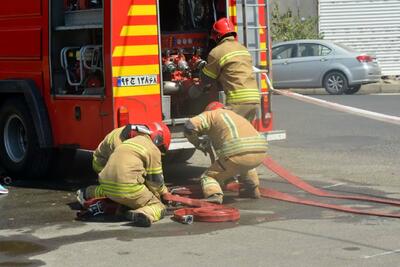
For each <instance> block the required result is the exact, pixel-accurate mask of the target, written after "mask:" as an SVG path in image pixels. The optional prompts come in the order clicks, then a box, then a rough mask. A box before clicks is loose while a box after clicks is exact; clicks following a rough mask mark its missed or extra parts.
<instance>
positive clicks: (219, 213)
mask: <svg viewBox="0 0 400 267" xmlns="http://www.w3.org/2000/svg"><path fill="white" fill-rule="evenodd" d="M263 165H264V166H265V167H267V168H268V169H269V170H271V171H272V172H274V173H276V174H277V175H278V176H279V177H281V178H282V179H284V180H286V181H287V182H288V183H290V184H292V185H293V186H295V187H297V188H299V189H302V190H304V191H305V192H307V193H310V194H312V195H315V196H318V197H330V198H338V199H348V200H360V201H366V202H375V203H381V204H388V205H394V206H400V200H396V199H390V198H379V197H371V196H362V195H341V194H335V193H330V192H327V191H324V190H322V189H319V188H316V187H314V186H312V185H310V184H308V183H306V182H305V181H303V180H301V179H300V178H299V177H298V176H296V175H294V174H292V173H290V172H289V171H287V170H286V169H284V168H283V167H282V166H280V165H279V164H278V163H276V162H275V161H274V160H272V159H271V158H270V157H267V158H265V159H264V161H263ZM239 188H240V184H238V183H230V184H228V185H227V186H226V188H225V189H226V190H228V191H234V192H237V191H239ZM170 192H171V193H168V194H166V195H164V196H163V198H164V200H166V201H169V202H171V203H180V204H184V205H187V206H190V207H189V208H179V209H177V210H175V211H174V215H173V218H174V219H175V220H177V221H178V222H182V223H186V224H190V223H192V222H193V221H200V222H227V221H232V222H233V221H237V220H239V218H240V214H239V210H238V209H236V208H233V207H228V206H224V205H218V204H213V203H209V202H206V201H204V200H200V199H195V198H194V197H197V198H201V197H202V190H201V187H200V185H189V186H183V187H176V188H173V189H171V190H170ZM260 193H261V196H262V197H264V198H272V199H276V200H282V201H287V202H292V203H296V204H303V205H309V206H316V207H322V208H328V209H333V210H338V211H343V212H350V213H355V214H364V215H373V216H381V217H392V218H400V213H389V212H383V211H377V210H370V209H369V210H366V209H362V210H361V209H355V208H350V207H347V206H343V205H336V204H327V203H323V202H319V201H315V200H310V199H305V198H301V197H297V196H293V195H290V194H288V193H283V192H279V191H276V190H273V189H269V188H260ZM110 201H111V200H108V199H102V200H101V202H100V205H99V203H97V202H96V203H95V202H90V203H89V202H88V205H87V207H86V208H89V209H92V211H93V212H96V211H97V210H99V208H100V209H102V210H107V211H110V212H113V211H114V210H116V208H115V203H114V204H112V203H109V202H110ZM109 205H110V206H109Z"/></svg>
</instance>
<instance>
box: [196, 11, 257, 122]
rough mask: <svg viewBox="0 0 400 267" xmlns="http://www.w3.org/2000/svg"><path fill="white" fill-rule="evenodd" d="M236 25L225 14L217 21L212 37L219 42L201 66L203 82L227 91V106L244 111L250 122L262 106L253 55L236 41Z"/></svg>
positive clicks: (237, 110)
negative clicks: (203, 65)
mask: <svg viewBox="0 0 400 267" xmlns="http://www.w3.org/2000/svg"><path fill="white" fill-rule="evenodd" d="M236 35H237V33H236V32H235V28H234V26H233V24H232V22H231V21H230V20H228V19H227V18H222V19H220V20H218V21H217V22H215V23H214V25H213V27H212V30H211V39H212V40H214V41H215V42H216V43H217V46H216V47H214V48H213V49H212V50H211V52H210V53H209V55H208V58H207V62H208V63H207V65H206V66H205V67H204V68H203V69H202V75H201V79H202V84H203V85H207V84H215V83H216V82H217V83H218V84H219V85H220V86H221V87H222V89H223V90H224V92H225V94H226V97H227V99H226V103H227V109H231V110H233V111H234V112H236V113H237V114H239V115H242V116H243V117H245V118H246V119H247V120H249V121H250V122H251V121H253V120H254V118H255V116H256V112H257V110H258V109H259V107H260V97H261V96H260V93H259V90H258V86H257V81H256V78H255V76H254V73H253V63H252V57H251V55H250V53H249V51H248V50H247V48H246V47H244V46H243V45H241V44H240V43H239V42H238V41H236V39H235V38H236Z"/></svg>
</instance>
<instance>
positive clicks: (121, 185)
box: [77, 123, 171, 227]
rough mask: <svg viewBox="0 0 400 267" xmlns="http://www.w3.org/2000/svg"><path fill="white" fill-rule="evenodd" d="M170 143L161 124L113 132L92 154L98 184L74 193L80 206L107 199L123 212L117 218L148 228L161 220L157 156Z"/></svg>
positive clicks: (161, 188)
mask: <svg viewBox="0 0 400 267" xmlns="http://www.w3.org/2000/svg"><path fill="white" fill-rule="evenodd" d="M170 141H171V135H170V132H169V129H168V127H167V126H166V125H165V124H163V123H149V124H146V125H128V126H126V127H123V128H118V129H115V130H113V131H112V132H111V133H110V134H108V135H107V136H106V138H105V139H104V140H103V141H102V142H101V143H100V145H99V146H98V148H97V149H96V151H95V152H94V158H93V167H94V169H95V170H96V171H97V172H98V175H99V185H97V186H89V187H87V188H85V189H81V190H78V192H77V198H78V201H79V202H80V203H81V204H82V205H83V203H84V202H85V201H86V200H89V199H93V198H109V199H111V200H112V201H114V202H116V203H119V204H121V205H122V207H126V209H123V208H122V209H118V212H117V213H118V214H117V215H122V216H123V217H125V219H128V220H130V221H132V222H133V224H134V225H135V226H142V227H148V226H151V224H152V223H153V222H156V221H158V220H160V219H161V218H163V217H164V214H165V210H166V208H165V206H164V204H163V203H162V202H161V200H162V196H163V195H164V194H165V193H167V192H168V189H167V187H166V186H165V184H164V177H163V170H162V164H161V154H162V153H166V151H167V150H168V147H169V144H170Z"/></svg>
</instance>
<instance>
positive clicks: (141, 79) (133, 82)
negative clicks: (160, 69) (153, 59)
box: [117, 75, 157, 87]
mask: <svg viewBox="0 0 400 267" xmlns="http://www.w3.org/2000/svg"><path fill="white" fill-rule="evenodd" d="M152 84H157V75H140V76H122V77H118V80H117V86H118V87H126V86H144V85H152Z"/></svg>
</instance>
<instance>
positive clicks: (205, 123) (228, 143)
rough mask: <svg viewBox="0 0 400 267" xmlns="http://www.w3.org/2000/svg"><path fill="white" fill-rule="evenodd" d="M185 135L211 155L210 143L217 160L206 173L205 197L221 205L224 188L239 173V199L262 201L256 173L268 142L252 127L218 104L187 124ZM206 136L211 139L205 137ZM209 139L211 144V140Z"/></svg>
mask: <svg viewBox="0 0 400 267" xmlns="http://www.w3.org/2000/svg"><path fill="white" fill-rule="evenodd" d="M184 133H185V136H186V137H187V138H188V140H189V141H190V142H191V143H192V144H193V145H194V146H195V147H196V148H197V149H199V150H202V151H203V152H208V151H209V149H208V146H209V144H210V142H211V143H212V146H213V147H214V150H215V151H216V154H217V156H218V159H217V160H216V161H215V162H214V163H212V165H211V166H210V167H209V168H208V169H207V170H206V171H205V172H204V173H203V175H202V176H201V179H200V182H201V186H202V189H203V194H204V197H205V199H206V200H207V201H209V202H214V203H219V204H221V203H222V201H223V192H222V189H221V185H223V184H224V182H225V181H227V180H228V179H229V178H231V177H234V176H236V175H238V174H239V182H240V183H241V188H240V191H239V196H240V197H249V198H259V197H260V190H259V188H258V186H259V179H258V175H257V171H256V169H255V168H256V167H258V166H259V165H260V164H261V163H262V161H263V159H264V158H265V156H266V151H267V142H266V140H265V138H264V137H262V136H261V135H260V134H259V133H258V132H257V130H256V129H255V128H254V127H253V125H252V124H251V123H250V122H249V121H247V120H246V119H245V118H243V117H242V116H240V115H238V114H236V113H235V112H233V111H232V110H228V109H225V108H224V105H223V104H221V103H219V102H212V103H210V104H209V105H208V106H207V107H206V109H205V111H204V112H203V113H201V114H200V115H198V116H196V117H193V118H191V119H190V120H188V121H187V122H186V123H185V132H184ZM202 135H206V136H207V137H208V138H202ZM208 140H209V141H208Z"/></svg>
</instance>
